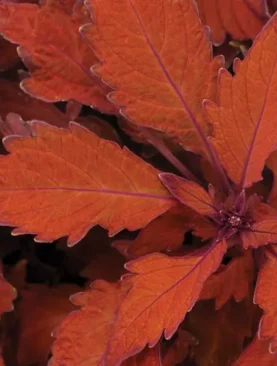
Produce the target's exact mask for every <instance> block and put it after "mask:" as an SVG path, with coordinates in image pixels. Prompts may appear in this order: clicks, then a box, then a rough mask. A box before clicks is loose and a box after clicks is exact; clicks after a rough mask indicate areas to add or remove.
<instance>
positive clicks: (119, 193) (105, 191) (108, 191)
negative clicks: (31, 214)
mask: <svg viewBox="0 0 277 366" xmlns="http://www.w3.org/2000/svg"><path fill="white" fill-rule="evenodd" d="M35 191H71V192H83V193H85V192H86V193H100V194H101V193H103V194H112V195H116V196H130V197H141V198H152V199H158V200H163V201H173V202H175V201H176V200H175V199H174V198H173V197H170V196H163V195H159V194H151V193H139V192H124V191H114V190H111V189H91V188H82V187H80V188H71V187H38V188H36V187H31V188H7V189H5V188H4V189H2V188H1V189H0V192H35Z"/></svg>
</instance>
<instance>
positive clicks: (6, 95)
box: [0, 79, 69, 127]
mask: <svg viewBox="0 0 277 366" xmlns="http://www.w3.org/2000/svg"><path fill="white" fill-rule="evenodd" d="M0 98H1V103H0V117H1V118H2V119H4V118H5V117H6V116H7V114H8V113H17V114H19V115H20V116H21V117H22V119H23V120H25V121H29V120H32V119H38V120H43V121H46V122H48V123H51V124H53V125H55V126H57V127H67V125H68V122H69V118H67V116H66V115H65V114H64V113H62V112H61V111H60V110H59V109H58V108H57V107H56V106H54V105H52V104H49V103H45V102H43V101H41V100H37V99H34V98H32V97H30V96H29V95H27V94H26V93H24V92H23V91H22V90H21V89H20V88H19V86H18V83H16V82H11V81H8V80H3V79H1V80H0Z"/></svg>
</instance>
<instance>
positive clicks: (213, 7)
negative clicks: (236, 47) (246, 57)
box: [196, 0, 269, 45]
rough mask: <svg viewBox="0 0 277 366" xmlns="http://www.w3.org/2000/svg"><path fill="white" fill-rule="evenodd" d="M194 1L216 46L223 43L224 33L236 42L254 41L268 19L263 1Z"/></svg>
mask: <svg viewBox="0 0 277 366" xmlns="http://www.w3.org/2000/svg"><path fill="white" fill-rule="evenodd" d="M196 1H197V3H198V7H199V11H200V17H201V19H202V21H203V23H204V24H207V25H208V26H209V27H210V28H211V36H212V40H213V43H214V44H216V45H220V44H221V43H223V41H224V39H225V37H226V33H229V34H230V35H231V37H232V38H233V39H236V40H246V39H254V38H255V37H256V35H257V34H258V33H259V32H260V30H261V29H262V27H263V26H264V24H265V23H266V22H267V21H268V19H269V15H268V12H267V4H266V1H265V0H235V1H234V0H224V1H222V0H196Z"/></svg>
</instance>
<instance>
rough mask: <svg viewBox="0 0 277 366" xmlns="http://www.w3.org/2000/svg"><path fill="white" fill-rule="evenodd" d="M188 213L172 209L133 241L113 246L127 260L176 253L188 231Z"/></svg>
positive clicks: (117, 243) (121, 242)
mask: <svg viewBox="0 0 277 366" xmlns="http://www.w3.org/2000/svg"><path fill="white" fill-rule="evenodd" d="M189 213H190V212H189V211H186V210H182V209H179V210H177V209H176V210H173V209H172V210H170V211H168V212H166V213H165V214H163V215H161V216H159V217H157V218H156V219H155V220H153V221H152V222H150V224H149V225H148V226H147V227H146V228H145V229H143V230H141V231H140V232H139V234H138V236H137V237H136V239H135V240H117V241H115V242H114V243H113V246H114V247H115V248H117V249H118V250H119V251H120V252H121V253H122V254H123V255H124V256H126V258H128V259H134V258H138V257H141V256H143V255H146V254H149V253H154V252H161V251H176V250H178V249H180V247H181V246H182V244H183V241H184V234H185V232H186V231H187V230H189V222H188V219H189V218H188V216H189Z"/></svg>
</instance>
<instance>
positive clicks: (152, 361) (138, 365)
mask: <svg viewBox="0 0 277 366" xmlns="http://www.w3.org/2000/svg"><path fill="white" fill-rule="evenodd" d="M121 365H122V366H162V365H163V364H162V363H161V355H160V344H159V343H158V344H157V345H156V346H155V347H154V348H148V347H146V348H144V350H143V351H141V352H140V353H139V354H138V355H136V356H133V357H131V358H128V360H126V361H124V362H123V363H122V364H121Z"/></svg>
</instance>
